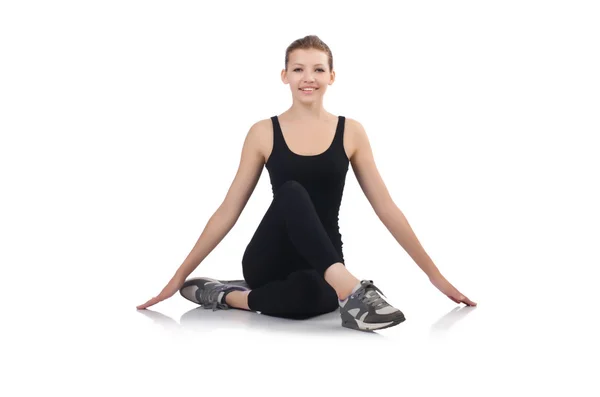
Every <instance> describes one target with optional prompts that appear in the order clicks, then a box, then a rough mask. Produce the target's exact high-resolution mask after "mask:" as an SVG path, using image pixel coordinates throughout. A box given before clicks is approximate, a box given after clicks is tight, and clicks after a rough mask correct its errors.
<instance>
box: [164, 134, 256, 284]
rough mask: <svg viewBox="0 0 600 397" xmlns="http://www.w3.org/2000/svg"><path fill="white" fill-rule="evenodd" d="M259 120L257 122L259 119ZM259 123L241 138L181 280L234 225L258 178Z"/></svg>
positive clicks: (181, 267)
mask: <svg viewBox="0 0 600 397" xmlns="http://www.w3.org/2000/svg"><path fill="white" fill-rule="evenodd" d="M259 123H260V122H259ZM259 123H256V124H254V125H253V126H252V127H251V128H250V131H248V134H247V135H246V139H245V141H244V146H243V148H242V155H241V159H240V165H239V168H238V171H237V174H236V175H235V178H234V180H233V182H232V184H231V187H230V188H229V191H228V192H227V195H226V196H225V199H224V200H223V203H222V204H221V205H220V206H219V208H218V209H217V210H216V211H215V213H214V214H213V215H212V216H211V217H210V219H209V220H208V222H207V224H206V226H205V228H204V231H203V232H202V234H201V235H200V237H199V238H198V241H197V242H196V244H195V245H194V247H193V248H192V251H191V252H190V253H189V254H188V256H187V258H186V259H185V260H184V261H183V263H182V264H181V266H180V267H179V269H177V272H176V274H175V276H176V277H177V278H180V279H185V278H186V277H188V276H189V275H190V273H192V272H193V271H194V269H196V268H197V267H198V265H200V263H201V262H202V261H203V260H204V259H205V258H206V257H207V256H208V254H210V253H211V252H212V250H214V249H215V247H216V246H217V245H218V244H219V243H220V242H221V241H222V240H223V238H225V236H226V235H227V233H229V231H230V230H231V229H232V228H233V226H234V225H235V224H236V222H237V220H238V218H239V217H240V215H241V213H242V211H243V209H244V208H245V207H246V204H247V203H248V200H249V199H250V196H251V195H252V193H253V192H254V188H255V187H256V184H257V183H258V180H259V179H260V175H261V173H262V168H263V165H264V157H263V156H262V154H261V152H260V150H259V149H260V146H259V125H258V124H259Z"/></svg>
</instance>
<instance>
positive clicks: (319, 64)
mask: <svg viewBox="0 0 600 397" xmlns="http://www.w3.org/2000/svg"><path fill="white" fill-rule="evenodd" d="M294 65H300V66H304V65H303V64H301V63H298V62H296V63H294ZM315 66H325V65H323V64H322V63H317V64H316V65H315Z"/></svg>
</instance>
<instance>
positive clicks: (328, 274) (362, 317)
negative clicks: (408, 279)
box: [137, 36, 476, 331]
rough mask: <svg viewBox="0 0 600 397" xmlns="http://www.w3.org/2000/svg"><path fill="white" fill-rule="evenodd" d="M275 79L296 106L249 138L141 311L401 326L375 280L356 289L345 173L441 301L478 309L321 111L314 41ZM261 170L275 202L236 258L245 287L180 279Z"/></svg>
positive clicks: (345, 130)
mask: <svg viewBox="0 0 600 397" xmlns="http://www.w3.org/2000/svg"><path fill="white" fill-rule="evenodd" d="M281 79H282V81H283V82H284V83H285V84H289V85H290V89H291V91H292V100H293V103H292V106H291V107H290V108H289V109H288V110H287V111H285V112H283V113H282V114H281V115H279V116H273V117H270V118H269V119H265V120H261V121H259V122H257V123H255V124H254V125H253V126H252V127H251V128H250V130H249V132H248V134H247V136H246V139H245V142H244V146H243V149H242V155H241V160H240V165H239V169H238V171H237V174H236V176H235V178H234V181H233V183H232V185H231V187H230V188H229V191H228V193H227V195H226V197H225V199H224V201H223V203H222V204H221V205H220V207H219V208H218V209H217V211H216V212H215V213H214V214H213V216H212V217H211V218H210V220H209V221H208V223H207V225H206V227H205V229H204V231H203V232H202V234H201V236H200V238H199V239H198V241H197V242H196V244H195V246H194V248H193V249H192V251H191V252H190V254H189V255H188V257H187V258H186V259H185V261H184V262H183V264H182V265H181V266H180V267H179V269H178V270H177V271H176V273H175V275H174V276H173V278H172V279H171V281H170V282H169V283H168V284H167V286H166V287H165V288H164V289H163V290H162V291H161V292H160V294H159V295H158V296H156V297H154V298H152V299H150V300H149V301H148V302H146V303H144V304H142V305H140V306H138V307H137V308H138V309H145V308H147V307H149V306H152V305H154V304H156V303H158V302H160V301H162V300H164V299H167V298H169V297H171V296H173V295H174V294H175V292H177V291H180V294H181V295H182V296H183V297H185V298H186V299H189V300H190V301H192V302H195V303H197V304H199V305H202V306H203V307H204V308H212V309H213V310H217V309H229V308H230V307H234V308H238V309H244V310H252V311H256V312H260V313H262V314H267V315H272V316H278V317H285V318H295V319H305V318H309V317H313V316H317V315H320V314H324V313H328V312H332V311H334V310H336V309H338V307H339V308H340V313H341V318H342V326H344V327H348V328H352V329H358V330H363V331H369V330H375V329H382V328H387V327H391V326H394V325H397V324H400V323H401V322H402V321H404V320H405V317H404V314H403V313H402V312H401V311H400V310H398V309H397V308H395V307H393V306H391V305H390V304H389V303H387V302H386V301H385V300H384V299H383V298H382V297H381V295H380V294H379V293H380V292H381V291H380V290H379V289H378V288H377V287H376V286H375V285H374V284H373V281H372V280H359V279H357V278H356V277H355V276H354V275H353V274H352V273H350V272H349V271H348V270H347V269H346V267H345V263H344V255H343V252H342V239H341V234H340V233H339V227H338V213H339V208H340V203H341V199H342V193H343V190H344V184H345V179H346V173H347V171H348V165H349V164H350V163H351V164H352V168H353V171H354V173H355V175H356V178H357V180H358V182H359V184H360V186H361V188H362V190H363V191H364V193H365V195H366V197H367V199H368V200H369V202H370V203H371V205H372V206H373V209H374V210H375V212H376V214H377V216H378V217H379V218H380V219H381V221H382V222H383V223H384V224H385V226H386V227H387V228H388V230H389V231H390V233H392V235H393V236H394V238H395V239H396V240H397V241H398V243H400V244H401V246H402V247H403V248H404V249H405V250H406V252H407V253H408V254H409V255H410V256H411V257H412V258H413V259H414V261H415V262H416V263H417V264H418V265H419V266H420V267H421V269H422V270H423V271H424V272H425V273H426V274H427V276H428V277H429V279H430V281H431V282H432V283H433V285H434V286H435V287H437V288H438V289H439V290H440V291H441V292H443V293H444V294H446V295H447V296H448V297H449V298H450V299H452V300H453V301H454V302H456V303H461V302H462V303H465V304H467V305H469V306H473V305H476V304H475V303H474V302H472V301H471V300H469V299H468V298H467V297H465V296H464V295H463V294H461V293H460V292H459V291H458V290H457V289H456V288H454V287H453V286H452V285H451V284H450V283H449V282H448V281H447V280H446V279H445V278H444V277H443V276H442V274H441V273H440V271H439V270H438V269H437V267H436V266H435V265H434V263H433V262H432V260H431V259H430V258H429V256H428V255H427V253H426V252H425V251H424V249H423V247H422V246H421V244H420V243H419V241H418V239H417V237H416V236H415V234H414V233H413V231H412V229H411V227H410V225H409V224H408V222H407V220H406V218H405V217H404V215H403V214H402V212H401V211H400V210H399V209H398V207H397V206H396V205H395V203H394V202H393V200H392V198H391V197H390V195H389V193H388V190H387V188H386V186H385V184H384V182H383V180H382V179H381V176H380V175H379V172H378V170H377V168H376V166H375V162H374V160H373V154H372V151H371V147H370V144H369V140H368V137H367V134H366V133H365V130H364V129H363V127H362V125H361V124H360V123H359V122H358V121H356V120H353V119H351V118H346V117H344V116H335V115H333V114H331V113H329V112H327V111H326V110H325V109H324V108H323V96H324V95H325V92H326V91H327V86H329V85H331V84H333V82H334V80H335V72H334V70H333V57H332V54H331V51H330V49H329V47H328V46H327V45H326V44H325V43H324V42H322V41H321V40H320V39H319V38H318V37H317V36H306V37H304V38H302V39H298V40H296V41H294V42H293V43H292V44H291V45H290V46H289V47H288V48H287V50H286V54H285V69H284V70H282V72H281ZM263 166H264V167H265V168H267V170H268V172H269V177H270V180H271V185H272V189H273V201H272V202H271V205H270V206H269V208H268V210H267V212H266V214H265V215H264V217H263V219H262V221H261V223H260V224H259V226H258V229H257V230H256V232H255V234H254V236H253V237H252V239H251V241H250V243H249V244H248V246H247V247H246V250H245V252H244V256H243V258H242V268H243V274H244V279H245V280H237V281H221V280H215V279H212V278H206V277H197V278H191V279H189V280H187V281H186V278H187V277H188V276H189V275H190V273H192V271H194V269H196V267H197V266H198V265H199V264H200V263H201V262H202V261H203V260H204V259H205V258H206V256H207V255H208V254H209V253H210V252H211V251H212V250H213V249H214V248H215V247H216V246H217V245H218V244H219V242H220V241H221V240H222V239H223V238H224V237H225V235H226V234H227V233H228V232H229V231H230V230H231V228H232V227H233V226H234V225H235V223H236V222H237V220H238V218H239V216H240V214H241V212H242V210H243V209H244V207H245V206H246V203H247V202H248V199H249V198H250V196H251V194H252V192H253V191H254V188H255V187H256V184H257V182H258V180H259V178H260V175H261V172H262V168H263Z"/></svg>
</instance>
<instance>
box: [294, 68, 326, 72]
mask: <svg viewBox="0 0 600 397" xmlns="http://www.w3.org/2000/svg"><path fill="white" fill-rule="evenodd" d="M296 70H302V68H296V69H294V72H295V71H296ZM317 70H320V71H322V72H325V70H324V69H322V68H317Z"/></svg>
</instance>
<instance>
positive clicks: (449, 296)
mask: <svg viewBox="0 0 600 397" xmlns="http://www.w3.org/2000/svg"><path fill="white" fill-rule="evenodd" d="M448 298H450V299H452V300H453V301H454V302H455V303H460V301H459V300H458V299H456V298H455V297H453V296H452V295H448Z"/></svg>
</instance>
